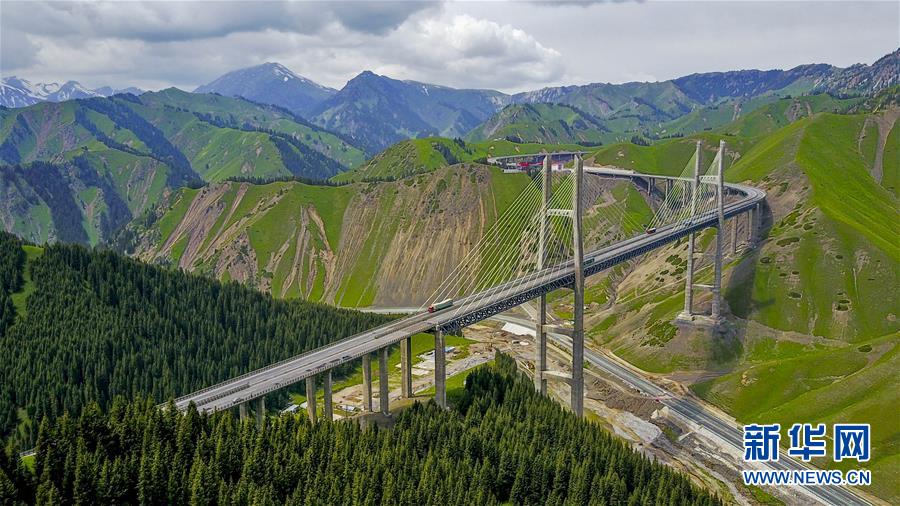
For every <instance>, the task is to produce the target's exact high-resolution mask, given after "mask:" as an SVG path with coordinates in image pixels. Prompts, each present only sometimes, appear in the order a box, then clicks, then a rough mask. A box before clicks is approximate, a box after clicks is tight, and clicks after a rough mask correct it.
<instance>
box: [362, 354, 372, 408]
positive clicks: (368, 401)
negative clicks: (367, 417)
mask: <svg viewBox="0 0 900 506" xmlns="http://www.w3.org/2000/svg"><path fill="white" fill-rule="evenodd" d="M362 369H363V411H367V412H369V413H371V412H372V357H371V356H369V355H368V354H365V355H363V358H362Z"/></svg>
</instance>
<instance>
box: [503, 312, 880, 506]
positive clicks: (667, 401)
mask: <svg viewBox="0 0 900 506" xmlns="http://www.w3.org/2000/svg"><path fill="white" fill-rule="evenodd" d="M493 319H495V320H499V321H503V322H509V323H514V324H516V325H521V326H524V327H528V328H531V327H533V326H534V322H532V321H530V320H527V319H523V318H517V317H514V316H507V315H498V316H496V317H494V318H493ZM547 337H548V338H550V339H551V340H552V341H554V342H556V343H557V344H559V345H560V346H561V347H562V348H563V349H564V350H571V349H572V340H571V339H570V338H569V337H567V336H565V335H563V334H556V333H553V332H549V333H547ZM584 358H585V360H587V361H588V362H590V363H591V364H592V365H593V366H595V367H597V368H598V369H600V370H602V371H603V372H605V373H607V374H609V375H610V376H612V377H614V378H616V379H618V380H619V381H621V382H622V383H624V384H626V385H629V386H631V387H632V388H635V389H637V390H638V391H640V392H641V393H643V394H646V395H648V396H650V397H655V398H657V399H658V402H660V403H661V404H663V405H664V406H667V407H668V408H669V410H670V411H671V412H672V413H673V414H674V415H675V416H677V417H679V418H681V419H682V420H684V421H687V422H689V423H694V424H697V425H698V426H700V427H703V428H704V429H706V430H708V431H709V432H711V433H712V434H714V435H715V436H717V437H718V438H719V439H721V440H722V441H724V442H726V443H727V444H728V445H730V446H732V447H733V448H734V449H736V450H737V451H738V452H741V453H743V451H744V440H743V430H742V429H741V428H740V427H739V426H737V425H736V424H734V423H733V422H732V421H731V420H728V419H727V418H724V417H722V416H720V415H718V414H717V413H715V412H713V411H709V410H707V409H705V408H704V407H703V405H702V404H701V403H700V402H699V401H696V400H694V399H691V398H689V397H682V396H679V395H677V394H675V393H674V392H671V391H670V390H667V389H665V388H663V387H660V386H659V385H657V384H656V383H653V382H652V381H650V380H648V379H647V378H645V377H643V376H642V375H641V374H640V373H639V372H637V371H634V370H632V369H630V368H628V367H626V366H624V365H622V364H620V363H619V362H617V361H615V360H613V359H611V358H610V357H608V356H606V355H604V354H603V353H600V352H597V351H595V350H592V349H590V348H588V347H585V349H584ZM769 465H770V467H771V468H772V469H790V470H802V469H812V468H810V467H806V466H804V465H803V464H801V463H800V462H798V461H796V460H794V459H793V458H791V457H788V456H787V455H781V456H780V459H779V461H778V462H771V463H769ZM805 490H806V491H807V492H808V493H810V494H811V495H813V496H814V497H815V498H817V499H818V500H820V501H822V502H823V503H825V504H834V505H841V506H843V505H848V506H849V505H865V504H869V503H868V502H867V501H866V500H864V499H863V498H861V497H860V496H859V495H857V494H856V493H855V492H854V491H853V490H850V489H848V488H846V487H838V486H822V487H818V486H816V487H805Z"/></svg>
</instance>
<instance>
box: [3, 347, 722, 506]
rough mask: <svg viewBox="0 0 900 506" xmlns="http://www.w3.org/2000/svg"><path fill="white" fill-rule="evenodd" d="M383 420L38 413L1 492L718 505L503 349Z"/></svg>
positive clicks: (79, 500) (93, 499)
mask: <svg viewBox="0 0 900 506" xmlns="http://www.w3.org/2000/svg"><path fill="white" fill-rule="evenodd" d="M395 416H396V424H395V425H394V426H393V427H391V428H390V429H378V428H377V427H372V428H370V429H363V428H361V427H360V425H358V424H356V423H353V422H348V421H338V422H323V423H319V424H317V425H314V426H313V425H310V424H309V422H308V421H307V420H306V418H305V417H303V416H299V415H293V414H285V415H281V416H279V417H273V418H268V419H267V420H265V422H264V424H263V426H262V427H257V426H256V424H255V423H254V422H253V421H250V420H247V421H244V422H241V421H240V420H239V419H237V418H236V417H234V416H233V415H232V414H231V413H228V412H225V413H219V414H216V415H204V414H199V413H198V412H197V411H196V410H195V409H193V406H191V407H190V408H189V409H188V410H187V412H186V413H183V414H182V413H179V412H177V411H176V410H175V409H174V406H173V405H171V404H170V405H169V407H168V408H166V409H164V410H161V409H157V408H156V407H155V406H154V403H153V402H152V401H150V400H143V401H135V402H128V401H125V400H123V399H117V400H116V401H115V402H113V403H112V405H111V406H110V408H109V409H108V410H107V411H105V412H104V411H103V410H101V409H100V407H99V406H98V405H97V404H92V405H91V406H90V407H89V408H87V409H86V410H85V411H84V412H83V413H82V414H81V416H79V417H69V416H64V417H61V418H57V419H55V420H54V421H44V422H43V423H41V430H40V435H39V437H38V442H37V448H36V455H35V461H34V466H33V470H32V469H29V468H26V467H25V466H24V465H23V464H21V462H20V460H19V459H18V457H17V456H16V455H15V454H12V453H7V454H6V455H5V456H4V457H0V501H5V503H16V502H20V503H28V504H31V503H37V504H51V503H52V504H250V503H253V504H304V505H308V504H410V505H426V506H427V505H440V506H446V505H456V504H460V505H470V504H502V503H511V504H551V505H556V504H571V505H607V504H608V505H613V504H616V505H618V504H622V505H625V504H627V505H632V504H660V505H683V504H696V505H718V504H721V502H720V500H719V499H718V498H717V497H715V496H713V495H711V494H710V493H708V492H706V491H704V490H702V489H700V488H698V487H696V486H694V485H693V484H692V483H691V482H690V480H689V479H688V478H687V477H686V476H684V475H683V474H681V473H679V472H676V471H674V470H672V469H670V468H667V467H666V466H664V465H662V464H659V463H656V462H652V461H651V460H649V459H648V458H646V457H644V456H642V455H640V454H638V453H636V452H634V451H633V450H631V449H630V448H629V447H628V446H627V444H625V443H624V442H623V441H622V440H620V439H617V438H615V437H614V436H612V435H610V434H609V433H608V432H607V431H605V430H604V429H602V428H600V427H599V426H598V425H596V424H594V423H592V422H588V421H585V420H582V419H579V418H576V417H575V416H574V415H573V414H572V413H570V412H568V411H566V410H565V409H564V408H562V407H561V406H560V405H559V404H557V403H556V402H554V401H552V400H551V399H549V398H548V397H545V396H541V395H539V394H537V393H536V392H535V391H534V387H533V385H532V383H531V381H529V380H528V378H526V377H525V376H523V375H522V374H521V373H519V372H517V371H516V365H515V362H514V361H513V360H512V359H511V358H509V357H506V356H503V355H499V356H498V357H497V361H496V364H495V365H493V366H491V367H482V368H480V369H478V370H476V371H474V372H473V373H472V374H471V375H470V376H469V378H468V380H467V382H466V386H465V392H464V394H463V396H462V399H461V401H460V402H459V404H458V405H457V406H456V407H455V408H454V409H453V410H450V411H448V410H443V409H441V408H439V407H438V406H436V405H435V404H434V403H432V402H429V403H428V404H427V405H424V404H418V403H417V404H415V405H414V406H412V407H411V408H408V409H406V410H404V411H401V412H400V413H398V414H396V415H395Z"/></svg>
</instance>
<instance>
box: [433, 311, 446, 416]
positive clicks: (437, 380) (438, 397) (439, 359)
mask: <svg viewBox="0 0 900 506" xmlns="http://www.w3.org/2000/svg"><path fill="white" fill-rule="evenodd" d="M444 346H445V341H444V333H443V332H442V331H441V329H434V402H436V403H437V405H438V406H440V407H442V408H446V407H447V353H446V350H445V348H444Z"/></svg>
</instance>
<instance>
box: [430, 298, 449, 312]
mask: <svg viewBox="0 0 900 506" xmlns="http://www.w3.org/2000/svg"><path fill="white" fill-rule="evenodd" d="M452 305H453V299H446V300H443V301H441V302H438V303H437V304H432V305H430V306H428V312H429V313H433V312H435V311H440V310H441V309H447V308H448V307H450V306H452Z"/></svg>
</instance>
